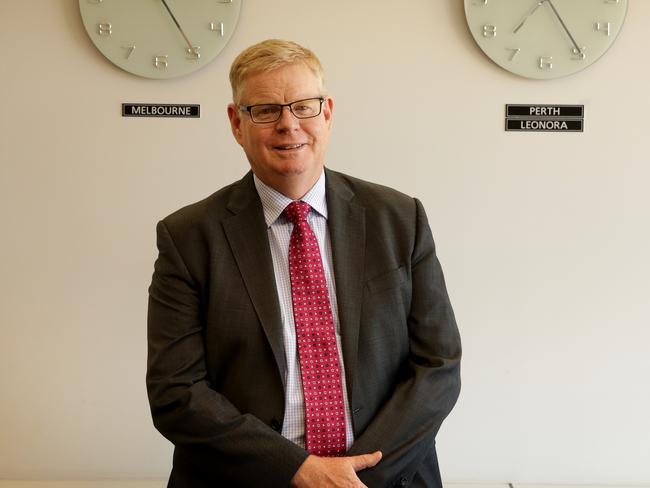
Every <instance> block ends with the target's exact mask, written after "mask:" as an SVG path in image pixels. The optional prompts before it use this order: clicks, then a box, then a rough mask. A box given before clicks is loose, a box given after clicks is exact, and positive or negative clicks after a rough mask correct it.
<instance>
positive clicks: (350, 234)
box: [325, 170, 366, 395]
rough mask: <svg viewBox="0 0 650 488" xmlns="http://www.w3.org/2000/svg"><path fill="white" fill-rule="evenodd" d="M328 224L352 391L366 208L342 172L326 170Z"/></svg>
mask: <svg viewBox="0 0 650 488" xmlns="http://www.w3.org/2000/svg"><path fill="white" fill-rule="evenodd" d="M325 174H326V192H327V210H328V227H329V231H330V240H331V243H332V260H333V261H334V263H333V264H334V276H335V280H336V298H337V303H338V312H339V322H340V324H341V342H342V344H343V359H344V362H345V376H346V380H347V386H348V395H350V394H351V392H352V385H353V372H354V371H356V363H357V346H358V342H359V324H360V320H361V298H362V293H363V283H364V279H363V277H364V261H365V259H364V258H365V247H366V225H365V209H364V207H362V206H360V205H359V204H357V203H355V202H354V200H353V199H354V193H353V192H352V190H351V189H350V188H349V187H348V186H347V185H346V184H345V182H344V181H343V180H342V178H341V176H340V175H339V174H337V173H335V172H332V171H329V170H326V173H325Z"/></svg>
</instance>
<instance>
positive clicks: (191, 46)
mask: <svg viewBox="0 0 650 488" xmlns="http://www.w3.org/2000/svg"><path fill="white" fill-rule="evenodd" d="M162 3H163V5H164V6H165V8H166V9H167V12H169V15H170V16H171V18H172V20H173V21H174V24H176V27H178V30H179V31H180V33H181V35H182V36H183V38H184V39H185V42H187V46H188V47H189V49H190V51H191V52H195V50H194V49H195V48H194V46H193V45H192V43H191V42H190V40H189V39H188V38H187V36H186V35H185V32H183V28H182V27H181V25H180V24H179V23H178V20H176V17H174V14H173V13H172V11H171V9H170V8H169V5H167V2H166V1H165V0H162Z"/></svg>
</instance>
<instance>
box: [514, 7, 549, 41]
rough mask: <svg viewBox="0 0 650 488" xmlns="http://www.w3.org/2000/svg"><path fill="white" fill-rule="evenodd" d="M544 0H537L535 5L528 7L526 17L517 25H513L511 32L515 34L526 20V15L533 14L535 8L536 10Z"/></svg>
mask: <svg viewBox="0 0 650 488" xmlns="http://www.w3.org/2000/svg"><path fill="white" fill-rule="evenodd" d="M544 2H546V0H538V1H537V3H536V4H535V6H534V7H533V8H532V9H530V12H528V14H527V15H526V17H524V20H522V21H521V24H519V25H518V26H517V27H515V30H513V31H512V33H513V34H516V33H517V32H519V29H521V28H522V27H523V26H524V24H525V23H526V21H527V20H528V17H530V16H531V15H533V14H534V13H535V10H537V9H538V8H539V7H541V6H542V4H543V3H544Z"/></svg>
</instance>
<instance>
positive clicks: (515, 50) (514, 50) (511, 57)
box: [506, 47, 521, 61]
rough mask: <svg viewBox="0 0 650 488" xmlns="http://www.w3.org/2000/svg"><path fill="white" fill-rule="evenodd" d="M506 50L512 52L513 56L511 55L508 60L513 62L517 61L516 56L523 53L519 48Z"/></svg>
mask: <svg viewBox="0 0 650 488" xmlns="http://www.w3.org/2000/svg"><path fill="white" fill-rule="evenodd" d="M506 49H507V50H508V51H512V54H511V55H510V58H508V61H512V60H513V59H515V56H516V55H517V54H519V52H520V51H521V49H520V48H518V47H507V48H506Z"/></svg>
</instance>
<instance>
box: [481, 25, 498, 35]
mask: <svg viewBox="0 0 650 488" xmlns="http://www.w3.org/2000/svg"><path fill="white" fill-rule="evenodd" d="M496 36H497V26H496V25H489V24H487V25H484V26H483V37H496Z"/></svg>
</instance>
